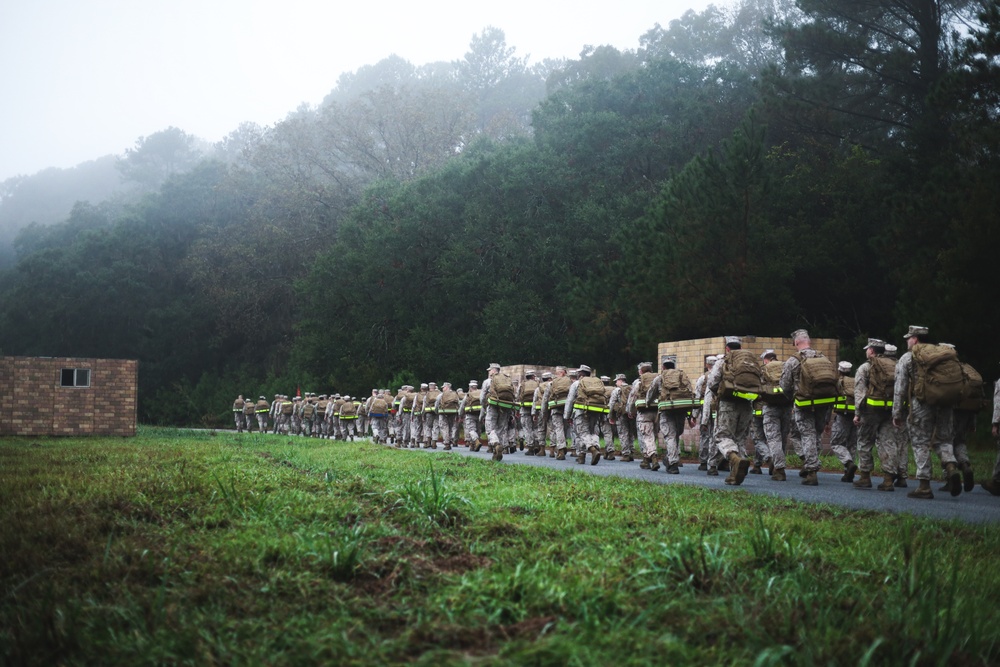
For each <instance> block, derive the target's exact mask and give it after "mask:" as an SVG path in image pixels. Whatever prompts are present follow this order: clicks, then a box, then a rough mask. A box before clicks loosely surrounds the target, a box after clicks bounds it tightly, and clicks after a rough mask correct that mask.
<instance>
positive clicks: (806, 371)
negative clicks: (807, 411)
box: [795, 352, 838, 407]
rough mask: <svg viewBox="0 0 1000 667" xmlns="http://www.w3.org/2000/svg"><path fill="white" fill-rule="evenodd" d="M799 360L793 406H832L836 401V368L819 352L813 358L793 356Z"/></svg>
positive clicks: (800, 355)
mask: <svg viewBox="0 0 1000 667" xmlns="http://www.w3.org/2000/svg"><path fill="white" fill-rule="evenodd" d="M795 358H796V359H798V360H799V371H800V372H799V386H798V387H796V389H795V405H797V406H799V407H807V406H813V405H826V404H832V403H834V401H836V400H837V379H838V374H837V368H836V366H834V365H833V362H832V361H830V360H829V359H828V358H826V357H824V356H823V355H822V354H820V353H819V352H817V353H816V356H814V357H806V356H804V355H802V354H797V355H795Z"/></svg>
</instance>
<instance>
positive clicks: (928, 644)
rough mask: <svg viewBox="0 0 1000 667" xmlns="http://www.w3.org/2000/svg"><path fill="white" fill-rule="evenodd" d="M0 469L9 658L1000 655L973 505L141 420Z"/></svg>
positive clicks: (31, 453)
mask: <svg viewBox="0 0 1000 667" xmlns="http://www.w3.org/2000/svg"><path fill="white" fill-rule="evenodd" d="M425 456H430V457H432V458H433V465H428V463H427V461H426V460H418V459H421V458H422V457H425ZM984 465H988V462H984ZM415 471H417V472H416V473H415ZM422 471H423V472H422ZM654 486H655V488H654ZM0 488H2V489H3V499H4V502H3V503H0V522H2V524H3V525H4V526H5V530H3V531H0V557H2V558H3V562H4V568H3V569H2V570H0V587H2V590H3V591H4V595H3V597H2V598H0V627H2V628H3V630H2V634H0V637H2V641H0V660H2V661H3V662H4V663H5V664H25V665H33V664H39V665H41V664H57V663H58V664H77V663H93V662H108V663H125V662H128V663H134V664H146V663H161V662H191V663H194V662H198V663H202V662H226V663H230V664H250V663H253V664H265V663H266V664H301V663H304V662H309V661H315V660H316V659H317V658H318V659H320V660H322V661H323V662H328V663H331V664H357V665H362V664H399V663H403V662H417V663H423V664H430V663H433V664H465V663H467V662H469V661H470V660H472V661H478V662H484V663H488V664H494V663H496V664H534V663H539V662H543V663H546V664H569V663H573V662H579V663H585V664H624V665H631V664H635V665H642V664H651V663H655V662H657V661H662V660H664V659H665V658H666V659H668V660H670V661H671V662H678V663H680V664H699V665H701V664H703V665H715V664H751V663H753V664H760V665H768V664H793V665H803V666H805V665H814V664H848V663H850V664H854V663H861V664H955V663H968V664H994V663H996V662H997V661H998V660H1000V632H998V630H997V628H996V627H995V624H994V623H992V617H991V615H990V614H988V613H984V611H983V610H986V609H990V608H991V605H992V601H993V600H994V599H996V596H997V595H998V594H1000V578H998V575H997V574H996V572H995V568H993V567H991V565H992V563H993V561H994V560H995V558H994V555H995V553H996V550H997V548H998V547H1000V536H998V533H997V531H996V530H995V529H994V527H993V526H972V525H959V524H954V523H945V522H939V521H926V520H921V521H914V520H913V519H911V518H907V517H905V516H899V515H894V514H890V513H885V514H870V513H869V514H863V513H862V514H859V513H856V512H848V511H839V510H836V509H832V508H827V507H823V506H818V505H813V504H800V503H795V502H789V501H787V500H782V499H776V498H769V497H766V496H753V495H747V494H744V493H719V492H717V491H714V490H708V489H698V488H691V487H687V486H685V485H668V486H660V485H649V484H647V483H645V482H639V481H631V480H624V479H616V478H614V477H597V476H590V475H585V476H582V475H578V474H572V473H568V472H566V471H552V470H542V469H532V468H528V467H522V466H499V467H497V466H496V465H495V464H492V463H491V462H489V461H479V460H470V459H468V458H466V457H460V456H443V455H440V454H424V453H420V452H406V451H399V450H393V449H390V448H385V447H380V446H375V445H372V444H370V443H365V442H361V443H338V442H331V441H299V442H297V443H295V444H290V443H288V442H287V441H286V439H284V438H273V437H260V438H257V437H252V438H250V437H246V436H243V437H236V436H235V435H209V434H206V433H204V432H195V431H175V430H168V429H152V428H145V427H144V428H142V429H140V433H139V435H138V436H137V437H136V438H134V439H131V440H129V441H127V442H126V441H123V440H121V439H100V438H96V439H95V438H90V439H86V440H83V439H65V438H62V439H36V438H32V439H5V440H2V441H0ZM391 491H394V492H391ZM448 497H452V498H463V499H467V500H468V504H467V503H466V502H465V501H464V500H463V501H461V502H457V501H456V502H455V503H454V504H452V503H450V502H449V501H447V500H446V499H447V498H448ZM444 515H448V516H449V517H452V518H450V519H448V520H447V521H445V520H443V519H442V517H443V516H444ZM459 516H460V517H461V520H455V517H459ZM746 627H764V628H767V632H766V633H757V632H751V633H748V632H746V631H745V628H746Z"/></svg>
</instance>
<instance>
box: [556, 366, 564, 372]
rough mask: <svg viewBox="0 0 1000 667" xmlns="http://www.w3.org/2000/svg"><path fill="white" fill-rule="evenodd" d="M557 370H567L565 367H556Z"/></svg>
mask: <svg viewBox="0 0 1000 667" xmlns="http://www.w3.org/2000/svg"><path fill="white" fill-rule="evenodd" d="M556 370H557V371H564V370H566V367H565V366H556Z"/></svg>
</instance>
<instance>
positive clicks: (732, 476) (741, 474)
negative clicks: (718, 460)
mask: <svg viewBox="0 0 1000 667" xmlns="http://www.w3.org/2000/svg"><path fill="white" fill-rule="evenodd" d="M726 458H727V459H728V462H729V476H728V477H726V484H729V485H731V486H739V485H740V484H742V483H743V480H744V479H746V476H747V471H748V470H749V469H750V461H748V460H747V459H745V458H743V457H742V456H740V455H739V454H737V453H736V452H729V456H727V457H726Z"/></svg>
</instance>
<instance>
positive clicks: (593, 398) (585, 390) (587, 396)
mask: <svg viewBox="0 0 1000 667" xmlns="http://www.w3.org/2000/svg"><path fill="white" fill-rule="evenodd" d="M576 393H577V405H579V404H583V405H586V406H587V409H588V410H592V411H594V412H607V409H608V401H607V399H606V398H605V397H604V383H603V382H601V378H595V377H589V376H588V377H583V378H580V382H579V383H578V384H577V388H576Z"/></svg>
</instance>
